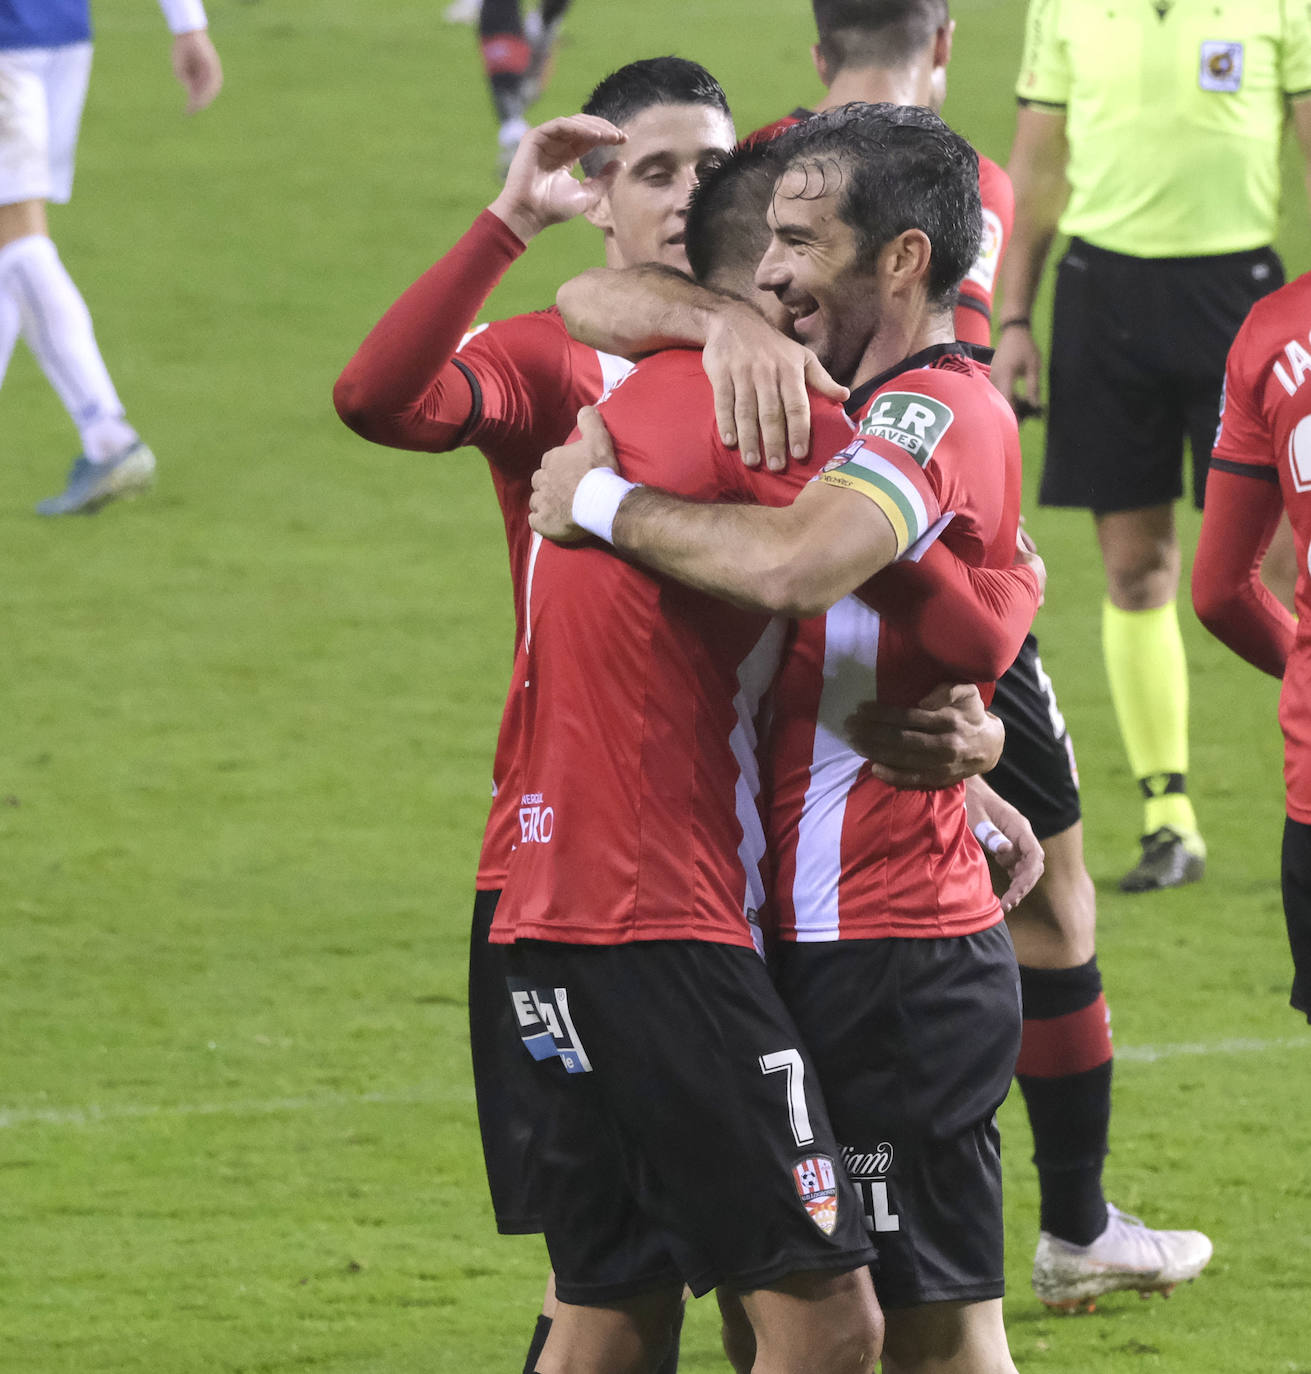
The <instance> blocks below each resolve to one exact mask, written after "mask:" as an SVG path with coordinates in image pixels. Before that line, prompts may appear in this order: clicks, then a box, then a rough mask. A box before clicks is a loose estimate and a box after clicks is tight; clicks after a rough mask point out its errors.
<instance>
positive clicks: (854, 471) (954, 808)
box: [769, 344, 1020, 941]
mask: <svg viewBox="0 0 1311 1374" xmlns="http://www.w3.org/2000/svg"><path fill="white" fill-rule="evenodd" d="M847 409H848V411H849V412H850V413H852V414H853V415H854V416H856V417H857V419H858V427H859V429H860V443H861V445H862V446H863V447H864V448H866V449H867V450H868V451H869V453H870V454H872V455H873V456H874V458H877V457H898V458H902V457H904V455H905V454H907V453H909V454H910V455H911V456H912V457H914V458H915V459H916V461H917V462H920V463H922V464H923V475H924V477H925V479H926V480H927V483H928V485H929V487H930V488H931V490H932V494H933V497H934V498H935V499H936V502H937V504H938V506H939V507H940V509H941V510H942V511H944V512H947V511H950V512H952V513H953V518H952V520H951V523H950V524H949V525H948V526H947V528H946V530H945V532H944V533H943V534H942V536H941V539H942V543H943V544H944V545H945V546H946V547H948V548H950V549H951V551H952V552H953V553H955V554H956V555H957V556H958V557H959V558H960V559H961V560H962V561H964V562H966V563H970V564H972V565H974V566H985V567H994V568H1003V567H1008V566H1009V565H1010V564H1011V563H1012V561H1013V559H1014V554H1015V536H1016V528H1017V525H1018V520H1019V509H1020V445H1019V434H1018V431H1017V428H1016V424H1015V419H1014V416H1013V415H1012V413H1011V411H1010V408H1009V407H1008V406H1007V405H1006V403H1005V401H1004V400H1003V399H1002V397H1001V395H1000V394H999V393H998V392H997V391H996V389H995V388H994V387H993V386H992V384H991V382H990V381H989V380H988V371H987V368H986V367H985V366H983V365H981V364H979V363H978V362H976V361H974V360H973V359H972V358H971V357H970V355H969V353H968V352H967V350H966V349H965V348H964V347H962V346H961V345H959V344H947V345H941V346H939V347H936V348H933V349H928V350H926V351H925V352H923V353H920V354H917V355H915V356H914V357H912V358H908V359H906V360H905V362H903V363H902V364H901V365H900V367H899V368H898V369H896V370H894V371H893V372H892V373H891V374H884V375H883V376H881V377H878V378H875V379H874V380H873V381H872V382H870V383H868V384H866V385H865V386H863V387H861V388H858V389H857V391H856V392H854V393H853V395H852V397H851V400H850V401H848V403H847ZM855 447H856V446H855V445H852V446H851V447H850V448H849V449H848V450H847V452H848V453H849V454H851V453H852V452H853V449H855ZM843 473H847V474H849V480H848V481H847V482H846V483H845V485H847V486H849V487H851V488H853V489H856V490H860V489H862V486H863V485H866V484H868V486H869V488H870V489H869V491H868V493H867V494H869V495H870V496H871V497H872V498H875V499H880V501H882V500H885V499H886V497H885V494H884V493H883V491H882V490H881V489H880V488H879V487H878V486H877V479H878V469H877V464H876V463H875V462H874V461H873V459H872V458H871V457H868V456H865V455H864V454H861V453H855V454H854V456H852V457H850V458H849V459H848V461H847V463H846V464H845V465H844V467H842V468H839V469H837V470H836V474H843ZM836 474H833V473H830V474H826V477H832V476H834V475H836ZM895 578H896V569H892V570H889V571H888V572H886V573H884V574H881V575H880V577H878V578H875V579H874V580H873V581H872V582H871V583H869V584H867V586H866V587H864V588H862V589H861V591H860V592H859V593H858V594H856V595H853V596H849V597H846V598H844V599H843V600H842V601H840V602H839V603H838V604H837V605H836V606H834V607H833V609H832V610H830V611H829V612H828V614H827V615H826V616H823V617H820V618H816V619H814V620H810V621H806V622H804V623H802V624H801V625H800V626H799V627H798V630H797V634H796V637H795V640H794V643H793V645H792V648H791V650H790V651H789V654H788V657H787V661H786V663H785V666H784V669H783V672H782V675H781V677H780V680H779V685H778V688H777V690H776V699H775V713H774V724H773V729H772V733H771V737H770V744H769V761H770V772H771V777H772V806H771V816H770V842H771V847H772V849H773V853H774V862H775V871H776V896H777V921H778V934H779V937H780V938H782V939H784V940H797V941H819V940H836V939H875V938H883V937H888V936H912V937H929V936H956V935H966V934H971V933H974V932H976V931H979V930H983V929H986V928H987V927H988V926H990V925H993V924H994V923H995V922H996V921H998V920H1000V919H1001V909H1000V907H999V905H998V903H997V901H996V899H995V897H994V896H993V893H992V885H991V881H990V879H989V876H988V870H987V864H986V862H985V861H984V858H983V855H982V851H981V850H980V847H979V845H978V843H977V842H976V841H975V839H974V837H973V835H971V834H970V833H969V826H968V824H967V822H966V819H965V799H964V788H963V786H960V787H954V788H944V789H941V790H939V791H933V792H915V791H905V790H896V789H893V788H890V787H888V786H886V785H885V784H883V783H881V782H879V781H878V780H877V779H876V778H874V777H873V776H872V775H871V774H870V771H869V765H868V763H867V762H866V760H865V759H864V758H862V757H861V756H860V755H859V754H857V753H855V752H854V751H853V750H852V749H851V748H850V746H849V745H848V744H847V741H846V734H845V729H844V725H845V722H846V720H847V718H848V716H850V714H851V713H852V711H854V710H855V708H856V706H857V705H859V703H861V702H862V701H867V700H871V699H884V700H892V701H894V702H896V703H897V704H903V705H908V704H912V703H914V702H915V701H917V700H919V699H920V698H922V697H923V696H924V695H925V694H926V693H927V692H928V691H930V690H931V689H932V688H933V687H934V686H937V685H938V684H939V683H941V682H943V681H949V680H950V678H949V677H945V676H944V674H943V672H942V670H941V669H940V668H939V667H938V666H937V665H936V664H935V663H934V662H933V661H932V660H930V659H927V658H926V657H925V655H924V653H923V651H922V650H921V649H920V648H919V647H918V646H917V644H916V642H915V638H914V625H913V623H912V624H905V623H899V624H894V623H893V619H894V616H895V611H896V603H895V596H896V581H895Z"/></svg>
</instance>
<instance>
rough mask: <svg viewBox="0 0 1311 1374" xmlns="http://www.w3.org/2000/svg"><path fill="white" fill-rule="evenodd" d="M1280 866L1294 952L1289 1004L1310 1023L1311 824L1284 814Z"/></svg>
mask: <svg viewBox="0 0 1311 1374" xmlns="http://www.w3.org/2000/svg"><path fill="white" fill-rule="evenodd" d="M1281 869H1282V871H1281V877H1282V880H1283V889H1284V922H1285V924H1286V925H1287V926H1288V945H1289V948H1290V949H1291V950H1292V954H1293V991H1292V993H1291V994H1290V996H1289V999H1288V1004H1289V1006H1291V1007H1292V1008H1293V1010H1294V1011H1300V1012H1301V1013H1302V1014H1303V1015H1304V1016H1305V1017H1306V1019H1307V1021H1308V1022H1309V1023H1311V825H1303V824H1302V823H1301V821H1295V820H1293V819H1292V818H1291V817H1288V818H1285V820H1284V852H1283V860H1282V864H1281Z"/></svg>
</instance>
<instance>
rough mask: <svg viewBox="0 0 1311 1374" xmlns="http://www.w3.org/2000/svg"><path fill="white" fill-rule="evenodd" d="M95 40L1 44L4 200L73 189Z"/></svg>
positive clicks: (51, 196)
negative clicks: (39, 45)
mask: <svg viewBox="0 0 1311 1374" xmlns="http://www.w3.org/2000/svg"><path fill="white" fill-rule="evenodd" d="M90 77H91V44H90V43H67V44H65V45H64V46H63V47H59V48H6V49H0V205H15V204H17V203H18V202H19V201H23V200H53V201H57V202H58V203H59V204H61V205H62V204H63V203H64V202H65V201H67V200H68V198H69V197H70V196H71V195H72V193H73V157H74V154H75V153H76V152H77V131H78V127H79V126H80V125H81V123H82V106H83V105H84V104H85V103H86V90H87V82H88V81H89V80H90Z"/></svg>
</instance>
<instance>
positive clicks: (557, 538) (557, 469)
mask: <svg viewBox="0 0 1311 1374" xmlns="http://www.w3.org/2000/svg"><path fill="white" fill-rule="evenodd" d="M578 432H579V437H578V438H577V439H575V440H574V441H573V442H572V443H568V444H561V445H560V447H559V448H553V449H550V450H549V451H548V452H547V453H545V454H544V455H543V456H542V463H541V466H540V467H539V468H538V469H537V471H536V472H535V473H533V494H532V498H531V501H530V502H529V506H528V523H529V524H530V525H531V526H532V528H533V529H534V530H535V531H536V532H537V533H538V534H540V535H541V536H542V537H543V538H545V539H550V540H552V541H553V542H554V543H557V544H576V543H578V542H579V540H582V539H586V538H587V537H588V535H587V531H586V530H585V529H583V528H581V526H579V525H576V524H574V518H573V507H574V492H575V491H576V490H577V489H578V484H579V482H581V481H582V480H583V477H584V476H585V475H586V474H587V473H589V472H591V471H592V469H593V468H612V469H613V468H615V467H617V466H618V464H617V463H616V462H615V451H614V445H613V444H612V443H611V442H610V431H609V430H608V429H606V427H605V421H604V420H602V419H601V416H600V415H599V414H598V413H597V411H596V410H595V409H594V408H593V407H592V406H584V407H583V408H582V410H580V411H579V412H578Z"/></svg>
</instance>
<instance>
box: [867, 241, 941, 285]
mask: <svg viewBox="0 0 1311 1374" xmlns="http://www.w3.org/2000/svg"><path fill="white" fill-rule="evenodd" d="M932 257H933V245H932V243H930V242H929V236H928V235H927V234H926V233H925V232H924V230H923V229H906V230H903V232H902V233H900V234H898V235H897V236H896V238H894V239H892V240H890V241H889V242H888V243H885V244H884V245H883V248H882V249H881V251H880V252H879V272H880V275H882V276H884V277H885V279H886V280H887V282H888V285H889V286H890V287H891V288H892V290H893V291H894V292H898V293H900V292H903V291H907V290H910V289H911V288H913V287H915V286H921V285H927V283H928V279H929V262H930V259H931V258H932Z"/></svg>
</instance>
